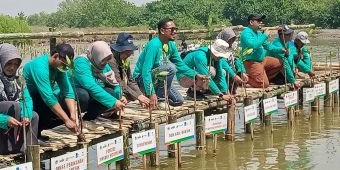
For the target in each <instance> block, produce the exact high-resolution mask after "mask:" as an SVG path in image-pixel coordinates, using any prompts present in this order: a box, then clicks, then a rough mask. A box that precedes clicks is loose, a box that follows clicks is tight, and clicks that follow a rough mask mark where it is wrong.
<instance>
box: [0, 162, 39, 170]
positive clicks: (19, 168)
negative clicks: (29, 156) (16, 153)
mask: <svg viewBox="0 0 340 170" xmlns="http://www.w3.org/2000/svg"><path fill="white" fill-rule="evenodd" d="M0 170H33V167H32V162H27V163H24V164H20V165H15V166H11V167H7V168H3V169H0Z"/></svg>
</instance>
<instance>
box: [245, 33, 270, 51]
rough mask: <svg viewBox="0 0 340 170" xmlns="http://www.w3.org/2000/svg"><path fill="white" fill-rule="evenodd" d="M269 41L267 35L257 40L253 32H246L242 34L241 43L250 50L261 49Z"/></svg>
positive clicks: (262, 35)
mask: <svg viewBox="0 0 340 170" xmlns="http://www.w3.org/2000/svg"><path fill="white" fill-rule="evenodd" d="M267 39H268V35H267V34H261V35H260V38H259V39H256V38H255V37H254V35H253V33H252V32H250V31H245V32H242V33H241V41H242V43H243V45H244V46H246V47H248V48H255V49H256V48H260V47H261V46H262V45H263V44H264V42H266V41H267Z"/></svg>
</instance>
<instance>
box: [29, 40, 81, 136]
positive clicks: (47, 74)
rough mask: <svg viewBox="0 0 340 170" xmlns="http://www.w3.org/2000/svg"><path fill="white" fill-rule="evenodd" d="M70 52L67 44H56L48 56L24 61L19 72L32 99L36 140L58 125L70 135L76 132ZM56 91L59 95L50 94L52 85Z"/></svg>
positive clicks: (71, 53) (72, 54) (71, 57)
mask: <svg viewBox="0 0 340 170" xmlns="http://www.w3.org/2000/svg"><path fill="white" fill-rule="evenodd" d="M73 57H74V50H73V48H72V47H71V45H69V44H65V43H63V44H57V45H56V46H55V47H54V48H53V49H52V50H51V53H50V54H44V55H41V56H38V57H37V58H35V59H33V60H31V61H30V62H28V63H27V64H26V65H25V66H24V69H23V76H24V78H25V80H26V85H27V88H28V91H29V93H30V95H31V97H32V101H33V110H34V111H36V112H37V113H38V114H39V129H38V138H39V139H41V140H42V141H44V140H48V139H49V138H48V137H47V136H41V131H42V130H44V129H50V128H53V127H55V126H59V125H61V124H65V126H66V127H67V128H68V129H69V130H70V131H71V132H73V133H77V132H78V126H77V125H76V122H77V114H76V103H75V100H74V99H75V95H74V91H73V88H72V85H71V83H70V81H69V79H68V75H67V68H68V62H69V61H70V60H71V59H73ZM55 83H57V85H58V86H59V88H60V95H59V96H55V95H54V94H53V89H52V88H53V87H54V84H55Z"/></svg>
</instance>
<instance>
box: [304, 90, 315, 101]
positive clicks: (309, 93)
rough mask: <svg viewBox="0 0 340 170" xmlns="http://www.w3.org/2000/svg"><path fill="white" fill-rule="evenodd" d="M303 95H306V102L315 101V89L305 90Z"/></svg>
mask: <svg viewBox="0 0 340 170" xmlns="http://www.w3.org/2000/svg"><path fill="white" fill-rule="evenodd" d="M303 93H305V96H306V97H305V101H306V102H312V101H314V99H315V89H314V88H304V89H303Z"/></svg>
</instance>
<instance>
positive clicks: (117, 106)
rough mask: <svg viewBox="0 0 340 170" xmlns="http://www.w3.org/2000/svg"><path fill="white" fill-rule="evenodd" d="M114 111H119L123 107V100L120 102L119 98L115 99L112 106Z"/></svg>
mask: <svg viewBox="0 0 340 170" xmlns="http://www.w3.org/2000/svg"><path fill="white" fill-rule="evenodd" d="M113 108H114V110H115V111H117V112H118V111H121V110H123V109H124V108H125V104H124V103H123V102H121V101H120V100H117V101H116V103H115V105H114V106H113Z"/></svg>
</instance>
